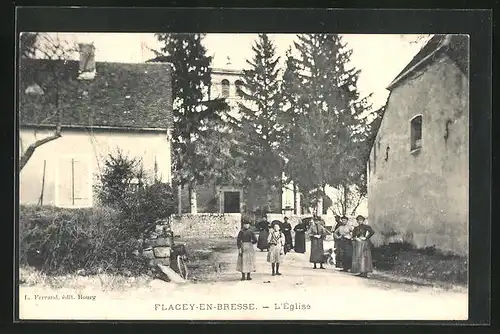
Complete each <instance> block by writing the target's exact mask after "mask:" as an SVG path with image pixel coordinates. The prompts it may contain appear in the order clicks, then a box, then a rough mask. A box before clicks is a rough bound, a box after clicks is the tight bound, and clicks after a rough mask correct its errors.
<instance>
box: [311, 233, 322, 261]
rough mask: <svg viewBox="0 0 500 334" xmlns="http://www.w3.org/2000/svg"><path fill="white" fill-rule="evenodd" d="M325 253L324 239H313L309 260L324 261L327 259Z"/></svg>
mask: <svg viewBox="0 0 500 334" xmlns="http://www.w3.org/2000/svg"><path fill="white" fill-rule="evenodd" d="M324 255H325V250H324V248H323V239H316V238H313V239H311V256H310V257H309V262H311V263H323V261H324V259H325V257H324Z"/></svg>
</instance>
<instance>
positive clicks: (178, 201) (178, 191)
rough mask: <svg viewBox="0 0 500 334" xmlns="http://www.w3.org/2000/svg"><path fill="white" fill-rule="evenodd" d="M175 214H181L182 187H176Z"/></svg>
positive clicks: (179, 185)
mask: <svg viewBox="0 0 500 334" xmlns="http://www.w3.org/2000/svg"><path fill="white" fill-rule="evenodd" d="M177 213H178V214H182V185H181V184H178V185H177Z"/></svg>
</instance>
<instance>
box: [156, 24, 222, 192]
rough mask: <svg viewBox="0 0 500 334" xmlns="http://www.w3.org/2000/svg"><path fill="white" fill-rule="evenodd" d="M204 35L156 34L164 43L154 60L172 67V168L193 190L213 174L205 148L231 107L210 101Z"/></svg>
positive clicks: (208, 71)
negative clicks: (224, 114) (223, 115)
mask: <svg viewBox="0 0 500 334" xmlns="http://www.w3.org/2000/svg"><path fill="white" fill-rule="evenodd" d="M204 36H205V35H204V34H197V33H195V34H191V33H190V34H157V38H158V40H159V41H160V42H162V43H164V46H163V47H162V49H161V50H160V51H159V52H158V51H157V52H156V53H157V57H156V58H154V59H152V60H151V61H153V62H168V63H170V64H171V65H172V67H173V74H172V93H173V94H172V95H173V100H174V111H173V116H174V127H173V131H172V144H173V145H172V147H173V152H174V159H173V160H174V163H173V167H174V170H175V179H176V181H177V183H178V185H180V186H182V185H185V184H188V185H189V190H190V192H191V191H193V190H194V188H195V186H196V185H200V184H203V183H205V182H206V181H207V179H209V178H210V177H211V176H212V175H211V171H212V170H213V165H212V164H213V163H214V161H213V160H211V159H209V157H207V155H206V147H207V146H210V139H211V138H213V136H212V134H213V129H214V128H216V127H218V126H220V124H221V122H222V121H221V115H222V114H223V113H225V112H226V111H227V110H228V106H227V104H226V102H225V101H224V100H223V99H218V100H212V101H207V97H208V90H209V87H210V83H211V67H210V65H211V61H212V57H210V56H208V55H207V50H206V48H205V47H204V46H203V43H202V42H203V38H204ZM190 198H191V196H190Z"/></svg>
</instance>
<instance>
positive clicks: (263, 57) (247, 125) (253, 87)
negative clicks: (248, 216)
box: [238, 34, 283, 198]
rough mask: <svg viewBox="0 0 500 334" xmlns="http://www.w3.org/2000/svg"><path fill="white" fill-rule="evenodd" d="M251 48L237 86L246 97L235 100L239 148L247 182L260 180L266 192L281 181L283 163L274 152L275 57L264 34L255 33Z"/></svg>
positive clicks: (277, 102) (277, 130)
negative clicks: (237, 107)
mask: <svg viewBox="0 0 500 334" xmlns="http://www.w3.org/2000/svg"><path fill="white" fill-rule="evenodd" d="M252 50H253V53H254V55H253V58H252V60H247V63H248V65H249V69H246V70H244V71H243V75H242V82H243V84H242V86H241V87H240V88H239V89H238V95H239V96H240V97H242V98H243V99H244V100H245V101H246V102H245V103H239V109H240V115H241V118H240V120H239V129H238V131H239V133H240V136H241V139H240V152H241V154H242V160H243V161H244V166H243V168H244V174H245V178H244V179H245V180H246V181H247V184H248V183H253V184H261V185H262V186H263V187H264V188H265V189H267V190H266V193H267V195H268V196H269V195H270V193H271V192H272V191H273V190H276V189H278V188H279V187H280V185H281V174H282V166H283V162H282V158H281V156H280V155H279V152H278V145H279V141H280V131H281V129H280V128H279V127H278V125H279V123H278V114H279V112H280V108H281V93H280V84H279V80H278V79H279V68H278V62H279V57H277V56H276V50H275V46H274V44H273V42H272V41H271V40H270V39H269V37H268V36H267V34H259V35H258V38H257V40H256V41H255V43H254V45H253V46H252ZM268 198H269V197H268Z"/></svg>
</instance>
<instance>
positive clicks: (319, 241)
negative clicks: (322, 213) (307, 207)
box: [308, 217, 328, 269]
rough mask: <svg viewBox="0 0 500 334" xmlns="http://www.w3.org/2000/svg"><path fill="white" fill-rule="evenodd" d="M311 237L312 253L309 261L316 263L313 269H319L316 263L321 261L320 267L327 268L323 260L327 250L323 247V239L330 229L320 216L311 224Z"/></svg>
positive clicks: (309, 231)
mask: <svg viewBox="0 0 500 334" xmlns="http://www.w3.org/2000/svg"><path fill="white" fill-rule="evenodd" d="M308 234H309V238H310V239H311V255H310V258H309V262H311V263H314V267H313V269H317V267H316V264H318V263H319V265H320V269H325V267H323V262H324V260H325V257H324V255H325V250H324V247H323V240H325V237H326V235H327V234H328V231H327V230H326V228H325V227H324V226H323V224H322V223H321V220H320V218H319V217H315V218H314V219H313V220H312V222H311V226H310V227H309V230H308Z"/></svg>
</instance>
